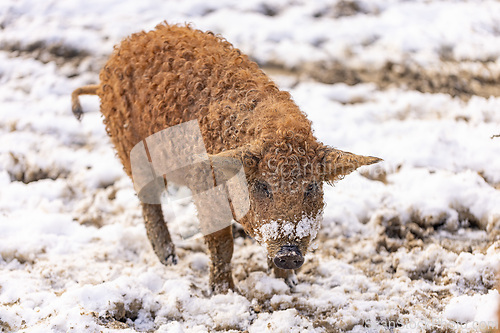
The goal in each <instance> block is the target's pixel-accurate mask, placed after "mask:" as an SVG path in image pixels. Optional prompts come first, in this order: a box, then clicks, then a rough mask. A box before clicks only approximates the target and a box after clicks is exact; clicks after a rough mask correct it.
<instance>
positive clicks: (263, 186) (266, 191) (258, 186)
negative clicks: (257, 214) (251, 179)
mask: <svg viewBox="0 0 500 333" xmlns="http://www.w3.org/2000/svg"><path fill="white" fill-rule="evenodd" d="M253 187H254V190H255V194H256V195H258V196H260V197H263V198H271V197H272V196H273V193H272V192H271V189H270V188H269V185H268V184H267V183H265V182H261V181H257V182H255V184H254V186H253Z"/></svg>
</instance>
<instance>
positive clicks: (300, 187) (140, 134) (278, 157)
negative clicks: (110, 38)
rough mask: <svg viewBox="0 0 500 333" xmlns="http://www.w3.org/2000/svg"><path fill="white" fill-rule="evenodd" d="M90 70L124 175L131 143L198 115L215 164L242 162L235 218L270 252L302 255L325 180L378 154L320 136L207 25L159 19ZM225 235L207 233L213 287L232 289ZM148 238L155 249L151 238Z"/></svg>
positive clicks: (318, 211) (319, 208) (283, 94)
mask: <svg viewBox="0 0 500 333" xmlns="http://www.w3.org/2000/svg"><path fill="white" fill-rule="evenodd" d="M99 77H100V81H101V82H100V84H99V86H98V88H97V90H96V92H97V94H98V95H99V97H100V99H101V112H102V114H103V115H104V123H105V125H106V130H107V132H108V134H109V136H110V137H111V141H112V142H113V144H114V146H115V148H116V150H117V152H118V156H119V157H120V159H121V161H122V163H123V165H124V168H125V171H126V172H127V174H128V175H129V176H132V174H131V164H130V151H131V149H132V148H133V147H134V146H135V145H136V144H137V143H139V142H141V141H142V140H144V139H146V138H147V137H149V136H151V135H152V134H154V133H157V132H159V131H162V130H163V129H165V128H167V127H170V126H174V125H178V124H181V123H184V122H187V121H190V120H197V121H198V123H199V126H200V130H201V134H202V136H203V141H204V143H205V146H206V150H207V152H208V153H209V154H210V155H211V156H212V161H214V163H215V161H216V159H215V157H217V156H218V157H232V158H237V159H239V160H240V161H241V162H242V163H243V165H244V167H245V173H246V177H247V182H248V185H249V195H250V198H249V199H250V211H249V212H248V214H246V216H245V217H244V218H242V219H240V221H239V222H240V223H241V224H242V225H243V227H244V229H245V230H246V232H247V233H248V234H250V235H251V236H253V237H255V238H256V239H257V240H259V242H261V243H262V244H263V245H265V246H266V249H267V250H268V255H269V258H273V257H274V256H275V255H276V253H277V252H278V251H279V249H280V248H281V247H282V246H283V245H294V246H297V247H298V248H299V249H300V252H301V253H303V254H305V253H306V252H307V250H308V247H309V243H310V241H311V240H312V238H314V233H315V231H317V227H319V220H320V217H321V212H322V210H323V205H324V203H323V187H322V183H323V182H324V181H326V182H329V183H331V182H333V181H335V180H337V179H339V178H340V177H342V176H344V175H346V174H348V173H350V172H351V171H353V170H354V169H356V168H357V167H359V166H361V165H365V164H371V163H375V162H377V161H379V159H377V158H373V157H363V156H357V155H354V154H350V153H345V152H342V151H339V150H336V149H333V148H330V147H326V146H324V145H323V144H322V143H320V142H319V141H318V140H317V139H316V138H315V137H314V135H313V131H312V129H311V122H310V121H309V120H308V119H307V118H306V115H305V114H304V113H303V112H302V111H301V110H300V109H299V108H298V106H297V105H296V104H295V103H294V102H293V100H292V99H291V96H290V94H289V93H287V92H284V91H281V90H279V88H278V87H277V86H276V84H275V83H274V82H272V81H271V80H270V79H269V78H268V77H267V76H266V75H265V74H264V72H262V71H261V70H260V69H259V67H258V66H257V64H256V63H255V62H253V61H251V60H250V59H249V58H248V57H247V56H246V55H244V54H242V53H241V52H240V51H239V50H238V49H236V48H234V47H233V46H232V45H231V44H230V43H229V42H227V41H226V40H225V39H224V38H222V37H220V36H215V35H214V34H212V33H210V32H208V33H204V32H202V31H199V30H194V29H192V28H190V27H189V26H177V25H169V24H166V23H163V24H160V25H158V26H157V27H156V28H155V29H154V30H152V31H149V32H140V33H136V34H133V35H131V36H130V37H128V38H126V39H125V40H124V41H122V43H121V44H120V45H118V46H116V47H115V49H114V52H113V54H112V55H111V57H110V58H109V60H108V62H107V63H106V65H105V67H104V69H103V70H102V71H101V73H100V76H99ZM80 93H81V92H80ZM75 94H76V95H75ZM74 96H76V97H77V96H78V93H77V92H76V91H75V93H74ZM76 102H77V100H76ZM76 102H75V100H74V101H73V106H75V105H76V106H77V109H76V112H75V114H76V115H77V116H78V115H80V114H81V113H80V112H79V110H80V109H81V108H78V105H77V103H76ZM74 110H75V109H74ZM146 215H147V214H145V216H146ZM158 223H163V221H160V222H158ZM276 226H278V227H279V229H278V230H274V229H272V228H274V227H276ZM161 228H163V227H161ZM161 228H160V229H161ZM266 230H267V231H266ZM269 230H271V231H273V232H272V235H271V233H270V232H268V231H269ZM230 238H231V234H230V232H227V231H224V232H222V231H221V232H218V233H216V234H215V235H214V234H212V235H208V236H206V241H207V243H208V244H209V251H210V253H211V258H212V264H213V265H212V267H211V277H210V281H211V282H213V283H214V284H215V285H212V287H213V289H214V290H216V291H224V290H227V288H232V286H233V282H232V278H231V271H230V266H229V261H230V259H231V255H232V246H233V245H232V239H231V240H230ZM150 240H151V242H152V243H153V245H154V246H156V245H155V244H154V243H155V241H154V237H152V236H151V237H150ZM291 273H293V272H291ZM276 275H277V276H282V277H290V276H291V274H288V273H286V272H282V271H276Z"/></svg>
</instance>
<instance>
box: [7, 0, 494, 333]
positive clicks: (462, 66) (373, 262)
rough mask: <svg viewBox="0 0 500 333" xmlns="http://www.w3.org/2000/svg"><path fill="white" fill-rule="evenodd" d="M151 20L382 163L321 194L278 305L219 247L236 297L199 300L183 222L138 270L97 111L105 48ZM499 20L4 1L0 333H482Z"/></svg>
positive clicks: (443, 7) (327, 2) (139, 243)
mask: <svg viewBox="0 0 500 333" xmlns="http://www.w3.org/2000/svg"><path fill="white" fill-rule="evenodd" d="M163 20H167V21H168V22H169V23H184V22H191V23H192V24H193V26H194V27H197V28H200V29H203V30H212V31H214V32H215V33H220V34H222V35H223V36H225V37H226V38H227V39H228V40H229V41H230V42H232V43H233V44H234V45H235V46H237V47H239V48H241V49H242V50H243V51H244V52H245V53H247V54H249V55H250V56H251V57H252V58H253V59H254V60H256V61H257V62H258V63H259V64H260V65H261V66H263V67H264V68H265V70H266V71H268V72H269V74H270V75H271V76H272V77H273V78H274V79H275V80H276V81H277V82H278V83H279V84H280V86H281V87H282V88H283V89H286V90H289V91H290V92H291V93H292V95H293V97H294V99H295V100H296V102H297V103H298V104H299V105H300V106H301V108H302V109H303V110H304V111H305V112H306V113H307V114H308V116H309V117H310V119H311V120H312V121H313V126H314V129H315V133H316V136H317V137H318V138H319V139H320V140H321V141H323V142H325V143H326V144H330V145H332V146H335V147H337V148H339V149H342V150H347V151H353V152H355V153H359V154H366V155H374V156H378V157H381V158H383V159H384V160H385V162H383V163H381V164H379V165H376V166H372V167H367V168H362V169H360V170H359V171H358V172H355V173H353V174H351V175H349V176H347V177H345V179H343V180H342V181H340V182H338V183H337V184H335V186H334V187H327V188H326V192H325V198H326V202H327V206H326V209H325V214H324V220H323V222H322V227H321V229H320V230H319V232H318V239H317V248H316V250H315V251H313V252H312V253H310V254H308V255H307V256H306V261H305V264H304V265H303V267H302V268H301V269H300V270H299V271H298V274H297V276H298V280H299V284H298V285H297V286H296V288H295V290H290V289H289V288H288V286H287V285H286V284H285V282H284V281H283V280H280V279H275V278H274V277H272V275H271V274H269V273H268V272H267V260H266V255H265V252H264V250H263V248H261V247H260V246H258V245H257V244H256V243H255V242H254V241H253V240H252V239H250V238H248V237H245V236H244V235H243V234H242V233H241V230H238V229H237V230H236V231H237V232H236V233H235V253H234V257H233V272H234V277H235V281H236V284H237V287H238V292H231V293H229V294H226V295H216V296H211V295H209V293H208V290H209V286H208V257H207V254H206V251H205V246H204V244H203V241H202V240H201V239H190V240H184V239H182V238H181V237H180V235H181V234H182V232H183V231H184V230H183V228H185V226H186V225H189V223H192V220H193V219H195V217H194V214H193V210H192V208H191V207H192V205H189V203H188V202H186V203H184V204H179V205H178V206H177V207H175V209H176V214H177V216H179V217H181V218H178V219H177V222H179V223H178V224H176V225H172V226H171V232H172V233H173V237H174V238H175V242H176V245H177V248H178V255H179V259H180V260H179V263H178V264H177V265H176V266H169V267H166V266H163V265H162V264H160V262H159V261H158V260H157V258H156V256H155V254H154V253H153V251H152V249H151V247H150V245H149V242H148V239H147V237H146V232H145V228H144V226H143V222H142V216H141V211H140V208H139V201H138V199H137V197H136V196H135V194H134V191H133V187H132V183H131V181H130V180H129V179H128V178H127V176H126V175H125V173H124V172H123V170H122V167H121V165H120V163H119V161H118V160H117V158H116V156H115V154H114V152H113V149H112V146H111V145H110V142H109V139H108V138H107V136H106V133H105V130H104V126H103V124H102V120H101V117H100V115H99V112H98V109H99V101H98V100H97V98H96V97H84V98H82V102H83V108H84V109H85V110H86V111H87V113H86V114H85V116H84V118H83V121H82V122H81V123H79V122H77V121H76V120H75V118H74V117H73V115H72V114H71V110H70V98H69V95H70V93H71V91H72V90H73V89H75V88H77V87H79V86H81V85H85V84H90V83H96V82H97V80H98V72H99V70H100V68H101V66H102V65H103V63H104V61H105V60H106V57H107V55H109V53H110V52H111V51H112V48H113V45H115V44H116V43H118V42H119V41H120V40H121V39H122V38H123V37H125V36H127V35H128V34H130V33H132V32H136V31H139V30H142V29H146V30H148V29H152V28H153V27H154V26H155V25H156V24H158V23H160V22H161V21H163ZM499 27H500V2H497V1H437V0H429V1H403V0H390V1H382V0H374V1H372V0H359V1H357V0H352V1H341V0H316V1H309V0H276V1H263V0H249V1H231V0H223V1H220V0H218V1H215V0H213V1H207V0H190V1H161V0H141V1H131V0H119V1H118V0H109V1H106V0H85V1H84V0H74V1H62V0H60V1H54V0H47V1H39V0H4V1H2V2H1V3H0V142H1V145H0V329H1V331H2V332H17V331H21V332H113V331H118V330H119V331H124V332H136V331H141V332H142V331H157V332H215V331H228V332H239V331H248V332H344V331H346V332H476V331H482V332H488V331H491V329H492V328H493V327H496V326H497V319H496V317H495V313H496V311H497V303H498V291H497V289H496V283H497V282H496V276H497V273H498V268H499V263H500V232H499V230H500V158H499V157H498V156H500V138H498V137H496V138H495V137H494V136H495V135H498V134H500V111H499V109H500V97H497V96H500V89H499V88H498V82H499V78H500V29H499Z"/></svg>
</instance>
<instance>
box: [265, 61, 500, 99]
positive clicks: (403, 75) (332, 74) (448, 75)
mask: <svg viewBox="0 0 500 333" xmlns="http://www.w3.org/2000/svg"><path fill="white" fill-rule="evenodd" d="M264 67H265V69H266V72H268V71H270V72H284V71H287V69H286V68H284V66H281V65H280V64H270V65H268V66H264ZM288 72H291V73H290V74H292V75H296V76H299V75H300V76H304V75H305V76H308V77H310V78H312V79H314V80H316V81H319V82H322V83H327V84H333V83H340V82H342V83H346V84H348V85H355V84H358V83H368V82H370V83H375V84H377V85H378V86H379V87H380V88H381V89H386V88H391V87H402V88H406V89H408V90H417V91H420V92H424V93H444V94H449V95H451V96H453V97H455V96H457V97H459V98H461V99H464V100H468V99H469V98H470V97H472V96H473V95H477V96H481V97H489V96H500V89H499V88H498V84H499V82H500V65H499V64H498V63H496V62H493V61H486V62H475V61H462V62H457V61H454V60H446V59H444V60H443V61H442V62H440V63H439V64H436V65H430V66H426V67H423V66H421V65H419V64H417V63H415V62H411V61H407V62H403V63H392V62H387V63H385V65H384V66H383V67H382V68H370V67H362V68H355V67H350V66H349V65H347V64H345V63H340V62H337V61H331V62H316V63H309V64H304V65H303V66H301V67H299V68H294V69H289V70H288Z"/></svg>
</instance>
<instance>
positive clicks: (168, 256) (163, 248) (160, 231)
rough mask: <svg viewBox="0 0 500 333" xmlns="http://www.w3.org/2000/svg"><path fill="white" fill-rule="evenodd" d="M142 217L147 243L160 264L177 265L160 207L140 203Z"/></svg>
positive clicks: (158, 205)
mask: <svg viewBox="0 0 500 333" xmlns="http://www.w3.org/2000/svg"><path fill="white" fill-rule="evenodd" d="M142 215H143V217H144V222H145V224H146V233H147V235H148V238H149V241H150V242H151V245H152V246H153V250H154V252H155V253H156V255H157V256H158V259H160V262H161V263H162V264H164V265H171V264H174V265H175V264H177V255H176V254H175V246H174V243H173V242H172V238H171V237H170V233H169V232H168V228H167V224H166V223H165V219H164V218H163V212H162V210H161V205H160V204H147V203H142Z"/></svg>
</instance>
